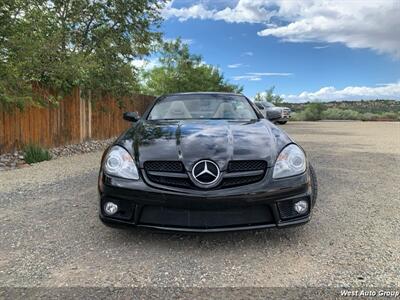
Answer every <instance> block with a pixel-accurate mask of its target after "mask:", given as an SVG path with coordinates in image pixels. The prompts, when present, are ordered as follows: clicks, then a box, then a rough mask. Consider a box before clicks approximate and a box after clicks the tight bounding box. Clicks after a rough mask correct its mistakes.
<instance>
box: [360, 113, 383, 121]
mask: <svg viewBox="0 0 400 300" xmlns="http://www.w3.org/2000/svg"><path fill="white" fill-rule="evenodd" d="M378 119H379V115H378V114H373V113H365V114H362V116H361V120H362V121H376V120H378Z"/></svg>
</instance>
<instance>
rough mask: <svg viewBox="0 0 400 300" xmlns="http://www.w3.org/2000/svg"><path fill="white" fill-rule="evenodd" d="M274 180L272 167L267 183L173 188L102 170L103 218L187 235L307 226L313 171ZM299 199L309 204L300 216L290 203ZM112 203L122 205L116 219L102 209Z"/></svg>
mask: <svg viewBox="0 0 400 300" xmlns="http://www.w3.org/2000/svg"><path fill="white" fill-rule="evenodd" d="M271 177H272V170H270V169H268V171H267V172H266V175H265V177H264V179H263V180H262V181H260V182H257V183H253V184H249V185H245V186H240V187H235V188H228V189H216V190H187V189H179V188H176V189H175V188H174V189H173V190H172V189H171V188H168V189H161V188H159V187H157V188H156V187H152V186H151V185H149V184H147V183H146V182H144V181H142V180H138V181H132V180H125V179H121V178H115V177H109V176H107V175H105V174H103V173H102V172H100V177H99V198H100V218H101V219H102V220H103V221H104V222H107V223H110V222H111V223H121V224H130V225H135V226H139V227H150V228H156V229H164V230H173V231H187V232H216V231H233V230H248V229H260V228H268V227H285V226H292V225H300V224H303V223H306V222H308V221H309V220H310V217H311V210H312V207H313V205H314V203H313V201H312V199H313V197H312V188H311V184H310V175H309V173H308V170H307V171H306V172H305V173H304V174H302V175H298V176H293V177H291V178H286V179H280V180H272V178H271ZM141 178H143V177H141ZM300 199H301V200H306V201H308V203H309V210H308V212H307V213H305V214H303V215H296V213H293V210H291V208H292V205H291V203H294V202H296V201H298V200H300ZM109 201H111V202H114V203H116V204H117V205H118V206H119V207H120V209H119V211H118V212H117V213H116V214H115V215H113V216H107V215H106V213H105V212H104V209H103V206H104V204H105V203H106V202H109Z"/></svg>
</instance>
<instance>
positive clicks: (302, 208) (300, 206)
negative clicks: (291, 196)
mask: <svg viewBox="0 0 400 300" xmlns="http://www.w3.org/2000/svg"><path fill="white" fill-rule="evenodd" d="M294 210H295V211H296V212H297V213H298V214H304V213H306V212H307V211H308V202H307V201H305V200H300V201H297V202H296V203H295V204H294Z"/></svg>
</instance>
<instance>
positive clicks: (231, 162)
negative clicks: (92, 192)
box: [99, 93, 317, 231]
mask: <svg viewBox="0 0 400 300" xmlns="http://www.w3.org/2000/svg"><path fill="white" fill-rule="evenodd" d="M267 117H268V119H270V120H267V119H265V118H264V117H263V115H262V113H261V112H260V111H259V110H258V109H257V107H256V106H255V105H254V104H253V102H252V101H250V100H249V99H247V98H246V97H245V96H243V95H239V94H231V93H181V94H172V95H167V96H162V97H159V98H157V99H156V100H155V101H154V103H153V104H152V105H151V106H150V107H149V108H148V110H147V111H146V112H145V113H144V114H143V116H142V117H141V118H139V116H138V115H137V114H136V113H133V112H127V113H125V114H124V119H125V120H128V121H131V122H133V126H132V127H131V128H129V129H128V130H127V131H126V132H124V133H123V134H122V135H121V136H120V137H119V138H118V139H117V140H116V141H115V142H114V144H113V145H112V146H110V147H109V148H108V149H107V150H106V151H105V153H104V155H103V158H102V162H101V168H100V175H99V198H100V219H101V220H102V221H103V222H104V223H105V224H107V225H115V224H116V223H124V224H132V225H136V226H143V227H152V228H158V229H168V230H179V231H226V230H243V229H256V228H266V227H274V226H277V227H283V226H289V225H298V224H303V223H306V222H307V221H309V220H310V217H311V210H312V208H313V206H314V204H315V201H316V197H317V180H316V176H315V173H314V170H313V168H312V166H311V164H310V162H309V161H308V160H307V157H306V155H305V153H304V151H303V149H302V148H301V147H300V146H298V145H297V144H296V143H295V142H294V141H293V140H292V139H290V137H289V136H288V135H287V134H286V133H285V132H284V131H283V130H281V129H280V128H279V127H277V126H275V125H274V124H273V123H271V122H270V121H274V120H275V119H276V118H280V114H275V115H274V112H271V114H270V115H268V116H267Z"/></svg>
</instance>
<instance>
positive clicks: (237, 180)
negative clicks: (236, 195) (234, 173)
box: [221, 174, 264, 188]
mask: <svg viewBox="0 0 400 300" xmlns="http://www.w3.org/2000/svg"><path fill="white" fill-rule="evenodd" d="M263 177H264V174H262V175H256V176H245V177H231V178H224V179H223V180H222V183H221V188H228V187H234V186H240V185H246V184H250V183H254V182H257V181H260V180H261V179H263Z"/></svg>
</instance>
